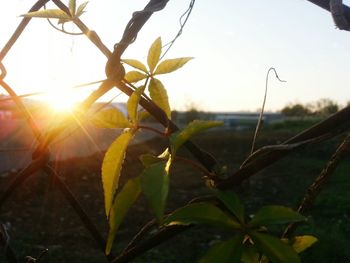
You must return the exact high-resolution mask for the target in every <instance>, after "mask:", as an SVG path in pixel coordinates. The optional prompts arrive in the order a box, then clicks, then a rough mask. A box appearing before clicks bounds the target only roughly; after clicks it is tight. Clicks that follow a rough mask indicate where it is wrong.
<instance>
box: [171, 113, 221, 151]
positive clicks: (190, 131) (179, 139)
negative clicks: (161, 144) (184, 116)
mask: <svg viewBox="0 0 350 263" xmlns="http://www.w3.org/2000/svg"><path fill="white" fill-rule="evenodd" d="M223 124H224V123H223V122H222V121H199V120H195V121H192V122H191V123H189V124H188V125H187V126H186V127H185V128H184V129H183V130H182V131H180V132H177V133H174V134H173V135H172V136H171V137H170V142H171V145H172V148H173V153H175V152H176V151H177V150H178V149H179V148H180V146H181V145H182V144H184V143H185V142H186V141H187V140H188V139H190V138H191V137H192V136H193V135H195V134H197V133H199V132H201V131H203V130H206V129H210V128H213V127H217V126H221V125H223Z"/></svg>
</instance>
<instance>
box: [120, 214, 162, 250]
mask: <svg viewBox="0 0 350 263" xmlns="http://www.w3.org/2000/svg"><path fill="white" fill-rule="evenodd" d="M157 224H158V223H157V220H156V219H153V220H151V221H149V222H148V223H147V224H146V225H144V226H143V227H142V228H141V230H140V231H139V232H138V233H137V234H136V235H135V236H134V237H133V239H132V240H131V241H130V242H129V244H128V245H127V246H126V248H125V249H124V250H123V252H122V254H123V253H125V252H126V251H128V250H130V249H131V248H132V247H135V246H136V245H137V244H138V243H139V242H140V240H141V239H142V238H143V237H144V236H145V235H146V234H147V233H148V232H149V231H150V230H151V229H152V228H153V227H154V226H156V225H157Z"/></svg>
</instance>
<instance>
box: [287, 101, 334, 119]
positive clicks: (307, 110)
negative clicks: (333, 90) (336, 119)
mask: <svg viewBox="0 0 350 263" xmlns="http://www.w3.org/2000/svg"><path fill="white" fill-rule="evenodd" d="M339 108H340V106H339V105H338V104H337V103H336V102H335V101H333V100H331V99H320V100H318V101H316V102H314V103H308V104H301V103H296V104H290V105H287V106H285V107H284V108H283V109H282V110H281V112H282V113H283V114H284V115H285V116H287V117H309V116H314V117H324V116H328V115H331V114H334V113H336V112H337V111H338V110H339Z"/></svg>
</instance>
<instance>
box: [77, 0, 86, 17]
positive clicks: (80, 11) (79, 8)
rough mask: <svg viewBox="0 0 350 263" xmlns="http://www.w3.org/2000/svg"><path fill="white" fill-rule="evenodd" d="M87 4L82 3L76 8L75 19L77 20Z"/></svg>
mask: <svg viewBox="0 0 350 263" xmlns="http://www.w3.org/2000/svg"><path fill="white" fill-rule="evenodd" d="M87 4H88V2H84V3H82V4H81V5H79V6H78V9H77V12H76V14H75V17H76V18H78V17H80V16H81V15H82V14H83V13H84V12H85V11H84V10H85V7H86V5H87Z"/></svg>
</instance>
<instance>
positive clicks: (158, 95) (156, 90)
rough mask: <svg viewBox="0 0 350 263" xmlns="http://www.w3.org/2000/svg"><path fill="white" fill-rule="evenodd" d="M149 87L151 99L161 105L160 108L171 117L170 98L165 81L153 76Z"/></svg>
mask: <svg viewBox="0 0 350 263" xmlns="http://www.w3.org/2000/svg"><path fill="white" fill-rule="evenodd" d="M148 89H149V93H150V96H151V99H152V100H153V101H154V103H155V104H157V105H158V106H159V108H161V109H162V110H163V111H164V112H165V114H166V116H167V117H168V119H170V118H171V109H170V105H169V98H168V93H167V91H166V89H165V88H164V85H163V83H162V82H161V81H160V80H158V79H155V78H152V79H151V81H150V83H149V86H148Z"/></svg>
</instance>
